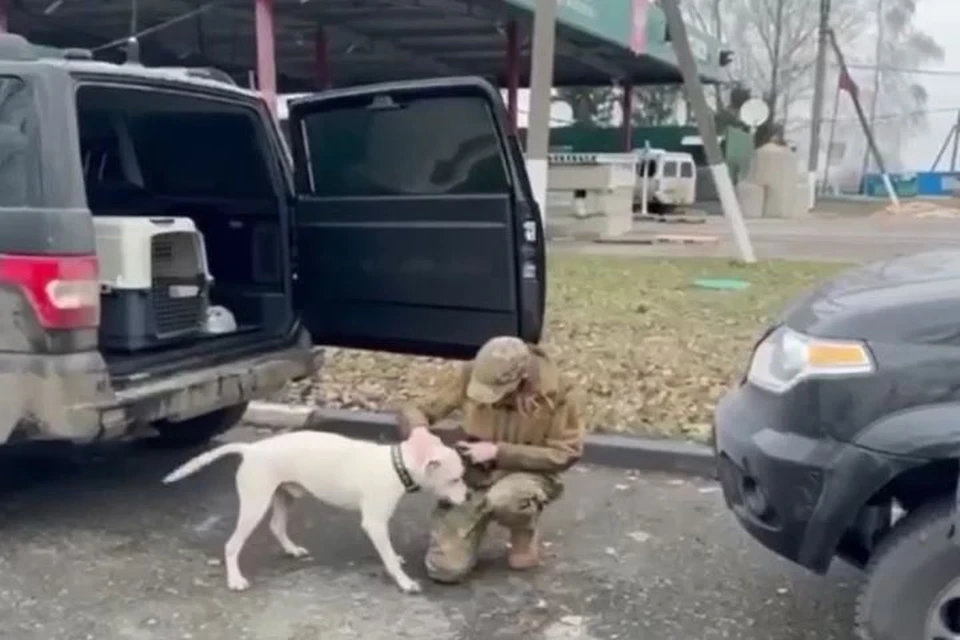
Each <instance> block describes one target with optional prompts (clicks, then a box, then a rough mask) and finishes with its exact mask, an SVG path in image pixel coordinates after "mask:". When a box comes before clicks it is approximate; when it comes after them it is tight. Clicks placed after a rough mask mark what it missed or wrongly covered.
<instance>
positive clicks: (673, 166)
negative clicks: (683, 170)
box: [663, 160, 677, 178]
mask: <svg viewBox="0 0 960 640" xmlns="http://www.w3.org/2000/svg"><path fill="white" fill-rule="evenodd" d="M663 177H664V178H676V177H677V163H676V162H674V161H673V160H668V161H667V162H664V163H663Z"/></svg>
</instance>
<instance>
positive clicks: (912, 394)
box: [714, 251, 960, 573]
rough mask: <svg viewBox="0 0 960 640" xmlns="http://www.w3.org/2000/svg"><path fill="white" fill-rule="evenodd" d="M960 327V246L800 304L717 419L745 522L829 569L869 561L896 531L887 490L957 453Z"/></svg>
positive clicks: (724, 465) (761, 349) (760, 349)
mask: <svg viewBox="0 0 960 640" xmlns="http://www.w3.org/2000/svg"><path fill="white" fill-rule="evenodd" d="M958 323H960V252H956V251H935V252H929V253H924V254H919V255H914V256H906V257H898V258H895V259H892V260H888V261H885V262H881V263H876V264H871V265H867V266H864V267H860V268H856V269H852V270H850V271H848V272H845V273H843V274H841V275H840V276H838V277H837V278H834V279H832V280H830V281H828V282H826V283H824V284H823V285H821V286H820V287H819V288H817V289H816V290H814V291H812V292H810V293H808V294H806V295H804V296H802V297H799V298H797V299H796V300H794V301H793V302H792V303H791V304H790V305H789V306H788V308H787V309H786V310H785V312H784V313H783V314H782V316H781V318H780V319H779V321H778V322H777V324H776V325H775V326H774V327H773V328H772V329H771V330H769V331H768V332H767V334H766V335H765V336H764V338H763V339H762V340H761V341H760V342H759V344H758V345H757V346H756V347H755V349H754V351H753V353H752V356H751V360H750V365H749V371H748V372H747V374H746V375H745V376H744V379H743V380H742V381H741V382H740V384H738V386H737V387H736V388H734V389H732V390H731V391H729V392H728V393H727V394H726V396H725V397H723V398H722V400H721V401H720V403H719V404H718V406H717V409H716V413H715V419H714V443H715V444H714V446H715V450H716V457H717V465H718V475H719V478H720V480H721V484H722V487H723V492H724V496H725V499H726V501H727V504H728V506H729V508H730V509H731V510H732V511H733V513H734V514H735V515H736V517H737V519H738V520H739V521H740V523H741V525H742V526H743V527H744V528H745V529H746V530H747V531H748V532H749V533H750V534H751V535H752V536H753V537H754V538H756V539H757V540H758V541H760V542H761V543H762V544H763V545H765V546H766V547H768V548H769V549H771V550H773V551H774V552H776V553H777V554H779V555H782V556H784V557H786V558H788V559H790V560H792V561H794V562H796V563H798V564H800V565H802V566H804V567H807V568H808V569H811V570H813V571H815V572H817V573H824V572H826V570H827V569H828V568H829V566H830V562H831V560H832V558H833V557H834V556H836V555H839V556H841V557H844V558H845V559H847V560H850V561H852V562H853V563H854V564H858V565H862V564H863V563H864V562H865V561H866V560H867V559H868V558H869V556H870V553H871V552H872V546H873V545H874V543H875V541H876V540H877V539H879V537H880V536H881V534H882V533H883V532H884V531H885V530H886V529H888V528H889V527H890V526H891V524H892V518H891V515H890V509H891V503H892V500H891V499H890V498H891V495H890V494H889V493H886V494H885V488H886V487H888V485H890V483H891V482H892V481H893V480H894V479H896V478H898V476H900V475H901V474H903V473H904V472H906V471H910V470H912V469H915V468H919V467H922V466H924V465H926V464H929V463H931V462H935V461H938V460H942V459H945V458H951V457H952V458H954V459H955V458H956V455H957V453H958V447H960V444H955V443H956V442H957V440H958V438H957V437H953V435H956V436H958V437H960V421H958V418H960V411H958V409H960V384H958V383H957V380H958V373H957V372H958V371H960V330H958V329H957V327H958V326H960V325H958ZM954 424H957V425H958V426H956V427H954V426H953V425H954ZM951 434H953V435H951Z"/></svg>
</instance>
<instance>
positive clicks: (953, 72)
mask: <svg viewBox="0 0 960 640" xmlns="http://www.w3.org/2000/svg"><path fill="white" fill-rule="evenodd" d="M833 66H834V67H837V65H836V64H834V65H833ZM847 67H848V68H850V69H867V70H870V71H873V70H876V69H877V68H878V66H877V65H875V64H855V63H848V64H847ZM879 69H880V70H881V71H893V72H896V73H910V74H916V75H924V76H960V69H911V68H909V67H897V66H894V65H887V64H884V65H880V66H879Z"/></svg>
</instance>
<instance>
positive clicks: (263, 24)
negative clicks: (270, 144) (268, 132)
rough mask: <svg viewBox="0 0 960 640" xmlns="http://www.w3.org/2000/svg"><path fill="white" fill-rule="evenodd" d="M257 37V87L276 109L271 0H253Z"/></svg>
mask: <svg viewBox="0 0 960 640" xmlns="http://www.w3.org/2000/svg"><path fill="white" fill-rule="evenodd" d="M253 2H254V5H253V10H254V23H255V25H256V30H255V33H256V39H257V89H258V90H259V91H260V93H261V94H262V95H263V99H264V100H266V101H267V106H268V107H270V110H271V111H273V112H274V113H276V111H277V58H276V43H275V38H274V31H273V0H253Z"/></svg>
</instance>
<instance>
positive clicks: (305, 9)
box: [8, 0, 681, 92]
mask: <svg viewBox="0 0 960 640" xmlns="http://www.w3.org/2000/svg"><path fill="white" fill-rule="evenodd" d="M8 1H9V3H10V4H11V5H12V6H11V7H10V9H11V10H10V15H9V26H10V30H11V31H12V32H15V33H20V34H22V35H24V36H25V37H27V38H28V39H29V40H31V41H33V42H35V43H37V44H46V45H51V46H58V47H67V46H73V47H85V48H93V49H95V50H96V49H97V48H98V47H99V48H100V49H99V50H97V51H96V55H97V56H98V57H102V58H105V59H111V58H112V59H121V58H122V51H121V47H117V46H113V47H110V46H107V47H104V45H108V44H109V43H111V42H118V41H122V40H123V39H124V38H125V37H126V36H128V35H129V34H130V33H131V24H132V23H133V15H134V11H133V9H132V6H133V4H134V2H133V0H96V1H91V0H8ZM600 1H611V2H612V1H613V0H600ZM135 4H136V12H135V13H136V18H135V22H136V26H135V30H136V31H137V32H139V33H141V34H142V35H141V39H140V42H141V55H142V59H143V62H144V64H147V65H181V66H182V65H208V66H215V67H218V68H221V69H223V70H225V71H227V72H228V73H230V74H231V75H233V76H235V77H236V78H237V80H238V81H239V82H241V83H242V84H247V81H248V74H249V73H250V70H252V69H253V68H254V67H255V66H256V62H255V61H256V45H255V37H254V0H214V1H207V2H205V1H204V0H136V3H135ZM274 7H275V8H274V15H275V18H274V22H275V34H276V60H277V69H278V76H277V83H278V89H279V90H280V91H281V92H296V91H309V90H312V89H314V88H315V86H316V78H317V62H316V60H317V54H316V47H317V45H316V42H317V38H316V33H317V31H318V28H319V27H320V26H324V27H325V33H326V39H327V45H328V48H327V51H328V57H327V59H328V69H329V76H330V79H331V81H332V83H333V84H334V85H335V86H343V85H351V84H359V83H367V82H379V81H389V80H398V79H408V78H418V77H419V78H422V77H429V76H437V75H463V74H470V75H482V76H485V77H488V78H491V79H495V80H497V81H498V82H500V84H505V82H506V78H505V52H506V42H507V35H506V31H507V30H506V26H505V25H506V24H507V23H508V22H509V21H510V20H516V21H517V23H518V25H519V33H520V38H521V61H520V69H521V72H520V76H521V77H520V83H521V85H527V84H528V73H529V68H530V63H529V50H530V47H529V34H530V33H531V31H532V15H531V13H530V12H529V11H527V10H525V9H523V8H518V7H515V6H513V5H510V4H508V3H507V2H504V0H274ZM669 53H672V51H670V52H669ZM556 55H557V58H556V64H555V81H554V84H555V85H556V86H571V85H583V86H604V85H608V84H610V83H611V82H616V81H625V82H632V83H634V84H670V83H677V82H680V81H681V77H680V74H679V71H678V69H677V67H676V64H675V62H674V61H672V60H671V59H670V57H671V56H670V55H664V54H656V55H639V56H638V55H635V54H634V53H633V52H632V51H630V50H629V49H628V48H626V47H624V46H622V45H620V44H617V43H614V42H609V41H607V40H605V39H603V38H601V37H598V36H597V35H594V34H592V33H589V32H587V31H584V30H579V29H576V28H573V27H571V26H568V25H564V24H559V25H558V38H557V53H556Z"/></svg>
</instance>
